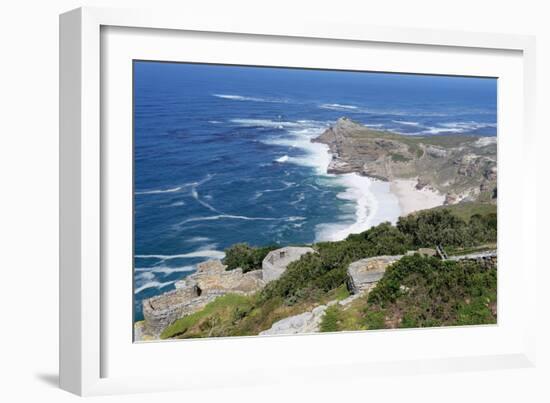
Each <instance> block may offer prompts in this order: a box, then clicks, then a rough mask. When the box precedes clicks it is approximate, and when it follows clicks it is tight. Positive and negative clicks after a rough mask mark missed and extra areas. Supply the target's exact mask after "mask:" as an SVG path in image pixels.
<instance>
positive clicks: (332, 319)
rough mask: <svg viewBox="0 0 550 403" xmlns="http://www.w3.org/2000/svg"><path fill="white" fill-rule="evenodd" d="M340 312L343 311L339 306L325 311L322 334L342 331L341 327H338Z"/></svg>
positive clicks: (320, 327) (320, 328)
mask: <svg viewBox="0 0 550 403" xmlns="http://www.w3.org/2000/svg"><path fill="white" fill-rule="evenodd" d="M340 311H341V310H340V308H339V307H338V306H337V305H333V306H329V307H328V308H327V309H326V311H325V315H324V316H323V319H322V320H321V324H320V326H319V330H320V331H321V332H337V331H338V330H340V326H339V325H338V322H339V320H340V313H341V312H340Z"/></svg>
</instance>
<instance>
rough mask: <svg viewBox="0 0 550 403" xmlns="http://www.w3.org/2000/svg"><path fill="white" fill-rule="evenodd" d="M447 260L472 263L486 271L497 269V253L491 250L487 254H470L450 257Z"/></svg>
mask: <svg viewBox="0 0 550 403" xmlns="http://www.w3.org/2000/svg"><path fill="white" fill-rule="evenodd" d="M449 260H455V261H464V260H466V261H472V262H476V263H478V264H479V265H481V266H482V267H484V268H486V269H496V268H497V251H496V250H492V251H488V252H480V253H470V254H467V255H458V256H451V257H449Z"/></svg>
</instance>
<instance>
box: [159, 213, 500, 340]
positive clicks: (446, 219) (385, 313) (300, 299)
mask: <svg viewBox="0 0 550 403" xmlns="http://www.w3.org/2000/svg"><path fill="white" fill-rule="evenodd" d="M496 225H497V222H496V212H493V211H492V210H489V211H488V212H486V214H477V213H476V214H473V215H471V217H469V219H468V221H466V220H464V219H463V218H461V217H460V216H459V215H457V214H455V213H454V212H453V210H452V209H433V210H427V211H423V212H420V213H416V214H413V215H410V216H407V217H402V218H400V219H399V221H398V223H397V225H396V226H393V225H391V224H389V223H383V224H380V225H378V226H376V227H373V228H370V229H369V230H367V231H365V232H363V233H360V234H353V235H350V236H348V238H347V239H345V240H343V241H339V242H321V243H317V244H315V245H313V247H314V249H315V250H316V252H317V253H314V254H313V253H308V254H306V255H304V256H302V258H301V259H300V260H298V261H296V262H293V263H291V264H290V265H289V266H288V268H287V270H286V272H285V273H284V274H283V275H282V276H281V277H280V278H279V279H278V280H276V281H274V282H271V283H269V284H268V285H267V286H266V287H265V288H264V289H263V290H262V291H260V292H259V293H258V294H257V295H255V296H252V297H246V298H245V299H244V300H240V299H232V303H233V305H232V307H230V308H227V309H226V308H225V307H220V306H219V304H216V302H217V301H218V300H216V301H214V303H212V304H215V306H214V307H212V306H207V307H206V308H205V310H204V311H201V312H200V313H199V314H195V315H193V318H189V317H186V318H183V319H180V320H179V321H177V322H176V323H175V324H174V325H172V326H171V327H170V329H172V330H171V331H165V332H164V333H163V337H206V336H208V335H214V334H215V335H219V336H231V335H253V334H258V333H259V332H260V331H262V330H266V329H268V328H269V327H271V325H272V324H273V323H274V322H276V321H277V320H280V319H282V318H285V317H288V316H291V315H294V314H297V313H301V312H305V311H307V310H308V309H310V308H311V307H313V306H315V305H318V304H321V303H326V302H327V301H329V300H331V299H337V298H343V297H345V293H346V291H345V287H346V280H347V275H346V269H347V267H348V265H349V264H350V263H351V262H353V261H356V260H359V259H363V258H366V257H372V256H380V255H397V254H405V253H406V252H407V251H409V250H414V249H418V248H420V247H434V246H435V245H438V244H442V245H443V247H444V248H450V249H452V250H453V251H460V250H466V249H464V248H472V247H478V246H481V247H483V246H484V245H487V244H493V243H494V242H496ZM273 248H274V247H265V248H253V247H250V246H248V245H245V244H238V245H234V246H233V247H232V248H230V249H228V250H227V251H226V258H225V260H224V263H225V264H226V265H228V269H234V268H236V267H242V268H243V270H244V271H249V270H255V269H259V268H261V261H262V260H263V258H264V257H265V255H266V254H267V253H268V252H269V251H270V250H272V249H273ZM235 301H236V302H235ZM494 304H496V271H495V270H484V269H481V267H478V265H476V264H475V263H468V264H466V263H453V262H442V261H440V260H438V259H436V258H422V257H420V256H411V257H405V258H403V259H401V260H400V261H399V262H398V263H397V264H395V265H393V266H392V267H391V268H390V269H388V271H387V272H386V274H385V276H384V277H383V279H382V280H381V281H380V282H379V284H378V285H377V287H376V288H375V289H374V290H373V291H372V292H371V293H370V296H369V298H368V300H365V299H359V300H357V301H355V302H354V305H353V307H352V308H353V309H351V310H349V312H346V315H348V316H349V315H353V317H342V318H340V317H339V316H338V315H339V312H338V308H337V307H334V308H331V310H329V311H327V315H326V317H325V322H326V321H332V322H331V323H324V325H323V326H322V329H323V330H327V331H330V330H331V329H332V330H334V329H336V330H353V329H372V328H379V327H398V326H405V327H410V326H434V325H438V324H445V325H452V324H474V323H493V322H494V320H495V318H496V316H495V315H496V313H493V311H494V309H493V308H494ZM241 305H242V306H241ZM230 311H231V312H230ZM340 313H342V312H340ZM342 314H343V313H342ZM179 322H181V323H179ZM178 323H179V324H178Z"/></svg>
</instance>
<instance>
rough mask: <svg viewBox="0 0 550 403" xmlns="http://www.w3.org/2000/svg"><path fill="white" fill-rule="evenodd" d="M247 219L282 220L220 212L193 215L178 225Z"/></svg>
mask: <svg viewBox="0 0 550 403" xmlns="http://www.w3.org/2000/svg"><path fill="white" fill-rule="evenodd" d="M224 219H229V220H246V221H255V220H258V221H277V220H280V218H271V217H247V216H244V215H233V214H219V215H212V216H205V217H191V218H188V219H186V220H183V221H181V222H180V223H179V224H178V225H183V224H187V223H190V222H197V221H213V220H224Z"/></svg>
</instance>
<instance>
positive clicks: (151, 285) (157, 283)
mask: <svg viewBox="0 0 550 403" xmlns="http://www.w3.org/2000/svg"><path fill="white" fill-rule="evenodd" d="M173 283H175V281H166V282H160V281H156V280H154V281H149V282H147V283H145V284H143V285H141V286H140V287H137V288H136V289H135V290H134V294H139V293H140V292H142V291H144V290H146V289H148V288H156V289H159V290H160V289H161V288H164V287H167V286H169V285H170V284H173Z"/></svg>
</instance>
